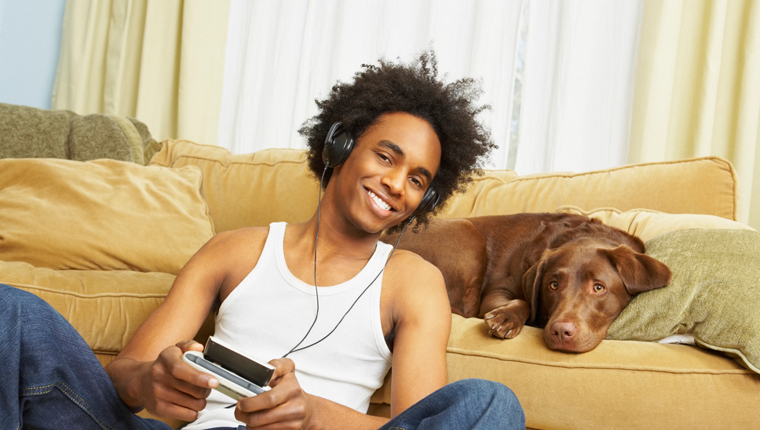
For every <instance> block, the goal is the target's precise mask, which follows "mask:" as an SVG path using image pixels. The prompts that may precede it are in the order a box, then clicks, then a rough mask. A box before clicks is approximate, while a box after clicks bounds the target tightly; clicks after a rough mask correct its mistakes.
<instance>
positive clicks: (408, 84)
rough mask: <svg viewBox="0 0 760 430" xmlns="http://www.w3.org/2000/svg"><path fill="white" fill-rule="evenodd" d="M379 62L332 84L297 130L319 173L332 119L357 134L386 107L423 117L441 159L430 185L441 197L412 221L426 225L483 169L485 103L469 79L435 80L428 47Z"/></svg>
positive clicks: (435, 66)
mask: <svg viewBox="0 0 760 430" xmlns="http://www.w3.org/2000/svg"><path fill="white" fill-rule="evenodd" d="M378 62H379V64H380V65H379V66H374V65H366V64H363V65H362V70H360V71H359V72H357V73H356V74H355V75H354V79H353V82H350V83H343V82H338V83H337V84H335V85H334V86H333V87H332V90H331V92H330V95H329V96H328V97H327V99H325V100H322V101H319V100H317V101H316V103H317V106H318V107H319V110H320V113H319V114H318V115H316V116H314V117H313V118H311V119H309V120H308V121H306V122H305V123H304V125H303V126H302V127H301V128H300V129H299V130H298V131H299V133H300V134H301V135H303V136H304V137H306V139H307V145H308V147H309V154H308V162H309V168H310V169H311V171H312V172H313V173H314V175H315V176H316V177H317V178H318V179H319V178H320V177H321V175H322V172H323V170H324V168H325V164H324V162H323V161H322V149H323V148H324V145H325V137H326V136H327V133H328V131H329V129H330V126H331V125H332V124H333V123H335V122H338V121H340V122H342V123H343V127H344V129H345V130H348V131H350V132H351V133H352V134H353V136H354V139H356V140H358V139H359V138H360V137H361V136H362V134H363V133H364V132H365V131H367V129H368V128H369V127H370V126H372V125H373V124H374V123H375V122H376V121H377V119H378V117H380V116H381V115H382V114H385V113H390V112H406V113H408V114H411V115H414V116H416V117H419V118H421V119H424V120H426V121H427V122H428V123H430V125H431V126H432V128H433V130H434V131H435V132H436V134H437V135H438V140H439V141H440V142H441V162H440V166H439V167H438V172H437V173H436V175H435V178H434V180H433V182H432V183H431V185H430V186H431V187H434V188H435V190H436V191H437V193H438V195H439V196H440V202H439V204H438V206H437V207H436V209H434V210H433V211H432V212H427V213H425V214H421V215H419V216H417V223H418V224H422V225H425V224H427V221H428V216H429V215H431V214H432V213H435V212H437V211H438V210H440V208H441V207H442V206H443V204H444V203H445V202H446V200H448V198H449V197H451V195H452V194H453V193H454V192H461V191H464V190H465V189H466V187H467V185H468V184H469V183H470V182H471V181H472V175H473V174H480V173H482V168H483V165H484V163H485V161H486V160H487V156H488V154H489V152H490V150H491V149H492V148H496V147H497V146H496V145H495V144H494V143H493V142H492V140H491V135H490V132H489V131H488V130H487V129H486V128H484V127H483V126H482V125H481V124H480V123H479V122H478V121H477V120H476V116H477V115H478V114H479V113H480V112H482V111H483V110H486V109H489V108H490V106H488V105H483V106H475V105H474V103H475V101H476V100H477V99H478V98H479V97H480V94H481V92H482V91H481V89H480V86H479V85H478V82H476V81H475V80H474V79H471V78H465V79H460V80H457V81H455V82H452V83H449V84H444V83H443V82H442V81H440V80H439V79H438V64H437V60H436V58H435V53H434V52H432V51H425V52H422V53H421V54H420V55H419V57H418V58H416V59H415V60H414V61H412V62H411V63H409V64H404V63H401V62H398V63H391V62H388V61H385V60H383V59H381V60H379V61H378ZM331 174H332V170H331V169H330V170H328V171H327V172H326V173H325V181H324V184H323V186H326V185H327V183H328V182H329V179H330V175H331ZM391 230H396V229H395V228H394V229H391Z"/></svg>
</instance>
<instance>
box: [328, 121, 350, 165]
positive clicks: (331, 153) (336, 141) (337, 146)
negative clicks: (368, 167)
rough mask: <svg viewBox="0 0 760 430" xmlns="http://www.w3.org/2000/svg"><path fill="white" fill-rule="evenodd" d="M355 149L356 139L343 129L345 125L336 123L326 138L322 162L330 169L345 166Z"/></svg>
mask: <svg viewBox="0 0 760 430" xmlns="http://www.w3.org/2000/svg"><path fill="white" fill-rule="evenodd" d="M352 149H354V138H353V136H351V133H349V132H348V131H346V130H344V129H343V124H342V123H340V122H336V123H335V124H333V125H332V126H330V130H329V131H328V132H327V137H325V147H324V149H322V162H323V163H325V165H326V166H327V165H329V166H330V167H335V166H337V165H339V164H343V162H344V161H346V159H347V158H348V156H349V154H351V150H352Z"/></svg>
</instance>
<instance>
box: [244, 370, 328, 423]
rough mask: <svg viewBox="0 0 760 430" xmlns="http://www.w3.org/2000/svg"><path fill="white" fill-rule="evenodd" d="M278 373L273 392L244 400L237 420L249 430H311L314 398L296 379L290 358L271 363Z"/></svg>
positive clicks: (273, 378)
mask: <svg viewBox="0 0 760 430" xmlns="http://www.w3.org/2000/svg"><path fill="white" fill-rule="evenodd" d="M269 364H271V365H272V366H274V368H275V371H274V375H273V376H272V381H271V382H270V383H269V386H270V387H272V389H271V390H269V391H266V392H264V393H262V394H259V395H257V396H254V397H248V398H245V399H241V400H240V401H238V403H237V407H236V408H235V418H237V419H238V420H240V421H242V422H243V423H245V424H246V425H247V426H248V428H249V429H260V430H275V429H293V430H300V429H304V430H305V429H310V428H312V426H313V424H314V423H313V421H314V407H313V406H314V405H313V404H312V402H311V397H310V396H308V395H307V394H306V393H305V392H304V391H303V390H302V389H301V385H300V384H299V383H298V380H297V379H296V375H295V373H294V372H295V370H296V366H295V364H294V363H293V360H291V359H289V358H278V359H274V360H272V361H270V362H269Z"/></svg>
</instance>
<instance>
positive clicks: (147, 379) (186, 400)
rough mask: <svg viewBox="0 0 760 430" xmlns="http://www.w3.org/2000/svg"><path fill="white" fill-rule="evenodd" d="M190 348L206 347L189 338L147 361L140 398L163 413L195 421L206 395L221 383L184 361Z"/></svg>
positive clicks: (199, 349) (140, 387) (197, 349)
mask: <svg viewBox="0 0 760 430" xmlns="http://www.w3.org/2000/svg"><path fill="white" fill-rule="evenodd" d="M187 351H199V352H202V351H203V346H202V345H201V344H199V343H198V342H195V341H192V340H189V341H183V342H179V343H178V344H177V345H175V346H170V347H168V348H166V349H164V350H163V351H161V353H160V354H159V355H158V358H157V359H156V360H155V361H153V362H148V363H145V367H144V368H143V369H141V370H142V372H141V376H140V378H139V386H138V387H137V389H138V390H139V392H137V393H135V396H134V397H136V398H138V399H140V400H142V402H141V403H142V404H143V405H144V406H145V409H147V410H148V412H150V413H151V414H154V415H156V416H159V417H171V418H177V419H181V420H184V421H193V420H195V419H196V418H197V417H198V411H200V410H201V409H203V408H204V407H206V397H208V395H209V393H210V392H211V389H212V388H214V387H216V386H218V385H219V381H218V380H217V379H216V378H214V377H213V376H211V375H209V374H207V373H203V372H200V371H198V370H196V369H194V368H193V367H192V366H190V365H189V364H187V363H185V362H184V361H182V354H184V353H185V352H187Z"/></svg>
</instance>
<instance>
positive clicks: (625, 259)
mask: <svg viewBox="0 0 760 430" xmlns="http://www.w3.org/2000/svg"><path fill="white" fill-rule="evenodd" d="M599 252H601V253H602V254H604V255H605V256H606V257H607V258H608V259H609V260H610V262H611V263H612V265H613V266H614V267H615V269H616V270H617V271H618V274H620V278H622V279H623V283H624V284H625V289H626V290H628V292H629V293H630V294H637V293H641V292H644V291H649V290H654V289H655V288H662V287H664V286H666V285H668V284H669V283H670V278H671V276H672V275H673V274H672V273H671V271H670V269H669V268H668V266H666V265H665V264H663V263H661V262H660V261H658V260H656V259H654V258H652V257H650V256H648V255H646V254H642V253H640V252H636V251H634V250H632V249H631V248H629V247H628V246H625V245H620V246H618V247H617V248H613V249H600V250H599Z"/></svg>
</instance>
